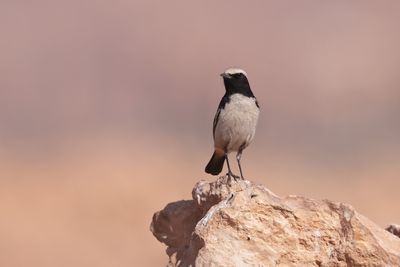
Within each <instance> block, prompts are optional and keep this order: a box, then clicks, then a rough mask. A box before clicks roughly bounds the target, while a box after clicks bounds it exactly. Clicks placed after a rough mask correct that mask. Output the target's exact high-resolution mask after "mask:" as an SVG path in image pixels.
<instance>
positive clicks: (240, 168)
mask: <svg viewBox="0 0 400 267" xmlns="http://www.w3.org/2000/svg"><path fill="white" fill-rule="evenodd" d="M242 152H243V150H239V151H238V153H237V154H236V160H237V162H238V165H239V171H240V177H241V178H242V180H244V177H243V172H242V166H240V158H241V157H242Z"/></svg>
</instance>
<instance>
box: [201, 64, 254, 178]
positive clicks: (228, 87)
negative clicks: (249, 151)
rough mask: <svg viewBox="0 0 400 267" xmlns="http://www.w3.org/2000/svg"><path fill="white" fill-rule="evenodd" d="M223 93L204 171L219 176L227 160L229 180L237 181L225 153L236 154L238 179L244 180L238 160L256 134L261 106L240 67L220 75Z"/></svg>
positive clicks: (215, 118) (229, 69)
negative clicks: (210, 151)
mask: <svg viewBox="0 0 400 267" xmlns="http://www.w3.org/2000/svg"><path fill="white" fill-rule="evenodd" d="M220 75H221V76H222V78H223V81H224V85H225V94H224V96H223V97H222V99H221V101H220V103H219V106H218V109H217V112H216V114H215V117H214V123H213V138H214V153H213V155H212V157H211V159H210V161H209V162H208V164H207V166H206V168H205V172H206V173H209V174H212V175H218V174H220V173H221V171H222V169H223V166H224V163H225V161H226V164H227V167H228V173H227V175H228V177H229V179H231V177H233V178H234V180H235V181H236V180H237V179H238V178H239V176H237V175H234V174H233V172H232V170H231V166H230V164H229V159H228V154H229V153H230V152H237V154H236V160H237V163H238V165H239V171H240V178H241V179H242V180H244V177H243V171H242V167H241V165H240V159H241V157H242V153H243V150H244V149H245V148H246V147H247V146H248V145H249V144H250V143H251V142H252V140H253V138H254V134H255V132H256V127H257V122H258V117H259V114H260V106H259V104H258V102H257V99H256V97H255V96H254V94H253V92H252V91H251V88H250V84H249V80H248V78H247V73H246V72H245V71H244V70H242V69H239V68H228V69H227V70H225V71H224V72H223V73H222V74H220Z"/></svg>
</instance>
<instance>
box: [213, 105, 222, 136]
mask: <svg viewBox="0 0 400 267" xmlns="http://www.w3.org/2000/svg"><path fill="white" fill-rule="evenodd" d="M220 113H221V108H218V110H217V113H215V117H214V123H213V137H214V139H215V128H217V123H218V118H219V114H220Z"/></svg>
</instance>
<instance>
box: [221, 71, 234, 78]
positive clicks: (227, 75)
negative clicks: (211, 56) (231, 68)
mask: <svg viewBox="0 0 400 267" xmlns="http://www.w3.org/2000/svg"><path fill="white" fill-rule="evenodd" d="M220 75H221V77H222V78H226V79H230V78H232V76H231V75H229V74H228V73H225V72H224V73H221V74H220Z"/></svg>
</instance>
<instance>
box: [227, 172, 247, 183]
mask: <svg viewBox="0 0 400 267" xmlns="http://www.w3.org/2000/svg"><path fill="white" fill-rule="evenodd" d="M226 175H228V178H229V180H231V179H232V178H233V180H235V182H237V181H238V179H243V178H240V176H238V175H235V174H233V172H228V173H227V174H226Z"/></svg>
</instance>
